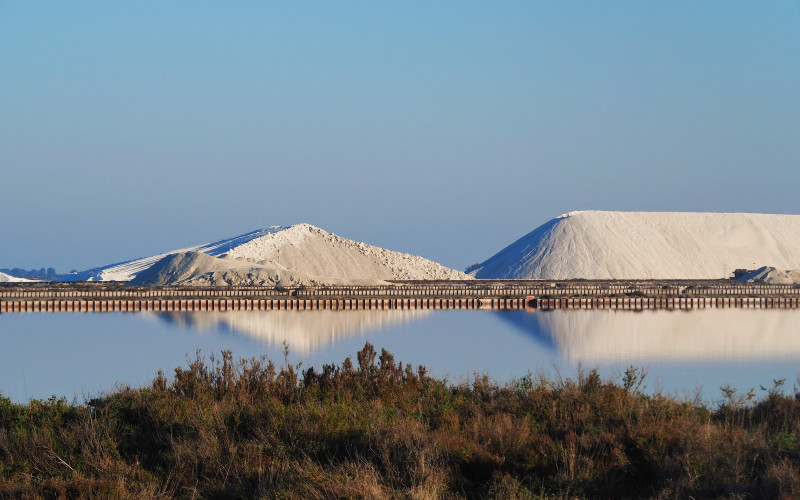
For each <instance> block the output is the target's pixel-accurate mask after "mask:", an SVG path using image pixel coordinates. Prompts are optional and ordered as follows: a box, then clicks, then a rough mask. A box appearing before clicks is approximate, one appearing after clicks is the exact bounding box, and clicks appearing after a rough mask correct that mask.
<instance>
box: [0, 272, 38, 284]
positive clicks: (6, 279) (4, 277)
mask: <svg viewBox="0 0 800 500" xmlns="http://www.w3.org/2000/svg"><path fill="white" fill-rule="evenodd" d="M34 281H36V280H29V279H25V278H17V277H16V276H11V275H10V274H6V273H0V283H32V282H34Z"/></svg>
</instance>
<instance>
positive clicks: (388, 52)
mask: <svg viewBox="0 0 800 500" xmlns="http://www.w3.org/2000/svg"><path fill="white" fill-rule="evenodd" d="M798 160H800V3H798V2H797V1H796V0H786V1H772V2H752V1H746V2H745V1H713V2H712V1H701V2H698V1H686V2H681V1H675V2H642V1H638V0H637V1H630V2H614V1H608V2H596V1H585V2H578V1H574V2H564V1H553V2H537V1H531V0H526V1H520V2H515V1H507V2H470V1H463V0H459V1H457V2H456V1H454V2H383V1H363V2H360V1H352V2H313V1H308V2H265V1H257V2H245V1H242V2H204V1H198V0H193V1H185V2H184V1H170V2H164V1H152V2H151V1H136V2H109V1H89V0H87V1H80V2H60V1H17V0H4V1H2V2H0V216H2V224H0V228H2V230H1V231H0V267H23V268H32V267H35V268H39V267H43V266H44V267H47V266H53V267H55V268H56V269H58V270H59V271H62V272H64V271H68V270H70V269H73V268H75V269H85V268H88V267H93V266H98V265H104V264H109V263H112V262H116V261H120V260H126V259H132V258H136V257H142V256H146V255H151V254H154V253H159V252H161V251H166V250H169V249H173V248H178V247H181V246H187V245H192V244H199V243H204V242H208V241H213V240H217V239H221V238H224V237H229V236H234V235H237V234H241V233H244V232H247V231H250V230H253V229H256V228H260V227H266V226H271V225H287V224H293V223H297V222H309V223H311V224H314V225H317V226H320V227H322V228H324V229H326V230H328V231H331V232H335V233H337V234H339V235H341V236H344V237H347V238H352V239H356V240H360V241H365V242H367V243H371V244H375V245H380V246H383V247H387V248H390V249H393V250H400V251H405V252H411V253H414V254H418V255H423V256H425V257H429V258H432V259H434V260H436V261H439V262H441V263H443V264H445V265H448V266H451V267H456V268H464V267H466V266H467V265H469V264H471V263H473V262H476V261H482V260H485V259H486V258H488V257H490V256H491V255H492V254H494V253H495V252H496V251H498V250H500V249H501V248H502V247H504V246H506V245H507V244H509V243H511V242H512V241H513V240H515V239H517V238H519V237H520V236H522V235H523V234H525V233H527V232H528V231H530V230H532V229H533V228H535V227H536V226H538V225H540V224H542V223H544V222H546V221H547V220H549V219H551V218H553V217H555V216H557V215H559V214H561V213H563V212H567V211H571V210H580V209H606V210H648V211H650V210H654V211H664V210H668V211H725V212H766V213H794V214H797V213H800V208H798V196H797V192H798V189H797V188H798V186H799V185H800V168H798V167H800V165H799V164H798Z"/></svg>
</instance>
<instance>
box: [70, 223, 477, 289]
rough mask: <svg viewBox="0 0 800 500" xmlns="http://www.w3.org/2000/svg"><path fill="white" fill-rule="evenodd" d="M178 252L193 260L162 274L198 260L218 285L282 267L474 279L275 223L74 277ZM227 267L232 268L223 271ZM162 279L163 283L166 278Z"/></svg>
mask: <svg viewBox="0 0 800 500" xmlns="http://www.w3.org/2000/svg"><path fill="white" fill-rule="evenodd" d="M193 252H196V253H203V254H207V255H209V256H214V257H222V258H225V259H226V260H224V261H222V260H220V259H216V260H217V261H219V262H216V261H209V260H207V259H205V260H203V261H202V262H200V261H199V260H198V257H197V256H195V255H193V254H192V253H193ZM173 254H188V260H186V259H187V256H186V255H183V257H181V259H178V260H175V259H172V260H170V259H168V261H169V262H171V265H174V266H178V267H177V268H176V269H173V270H170V271H167V270H166V269H164V268H162V269H161V273H162V275H163V274H164V273H166V274H171V275H172V276H173V278H175V277H176V276H178V275H179V274H180V275H181V276H182V277H181V278H180V280H185V279H187V278H190V274H192V273H194V271H192V272H191V273H189V274H186V271H187V270H189V269H190V268H191V267H192V266H191V265H190V264H198V266H199V267H201V268H202V267H203V266H207V267H208V266H210V267H209V269H206V270H205V271H203V272H202V273H200V274H206V275H207V273H208V272H210V271H211V272H213V273H216V274H215V275H214V276H215V277H214V280H217V281H218V284H225V283H227V284H249V283H251V281H252V280H253V278H252V277H247V275H248V274H254V273H255V274H260V277H256V278H255V280H256V281H258V280H260V279H262V278H264V279H265V280H266V281H270V280H269V279H267V276H268V275H270V273H273V276H274V273H276V272H278V271H281V272H283V274H282V275H280V276H281V278H280V279H279V280H278V281H283V280H284V278H285V279H287V280H288V278H290V277H292V276H294V277H296V278H298V279H295V280H288V281H291V282H298V283H300V282H302V283H304V284H308V283H312V282H315V279H316V278H322V279H324V282H325V283H330V284H336V283H344V282H347V283H359V282H368V283H374V282H376V281H379V280H403V279H408V280H433V279H468V278H469V276H467V275H466V274H464V273H462V272H460V271H456V270H454V269H450V268H447V267H444V266H442V265H440V264H437V263H436V262H433V261H431V260H428V259H425V258H422V257H418V256H415V255H410V254H406V253H401V252H394V251H391V250H386V249H384V248H380V247H376V246H372V245H367V244H366V243H360V242H357V241H353V240H348V239H346V238H342V237H340V236H336V235H335V234H331V233H329V232H327V231H324V230H322V229H320V228H318V227H314V226H312V225H310V224H297V225H294V226H288V227H278V226H274V227H270V228H268V229H262V230H258V231H253V232H250V233H247V234H243V235H241V236H237V237H234V238H229V239H225V240H220V241H217V242H215V243H209V244H205V245H197V246H193V247H188V248H183V249H179V250H173V251H172V252H165V253H162V254H158V255H153V256H151V257H145V258H142V259H136V260H131V261H127V262H122V263H119V264H112V265H110V266H105V267H99V268H94V269H90V270H88V271H84V272H81V273H77V274H74V275H72V276H71V277H70V279H71V280H86V281H130V280H131V279H133V278H134V277H136V276H137V275H138V274H139V273H141V272H143V271H145V270H146V269H149V268H150V267H151V266H153V265H154V264H156V263H157V262H159V261H162V259H164V258H165V257H168V256H170V255H173ZM180 260H186V262H183V263H181V262H180ZM162 264H164V265H166V264H167V263H164V262H162ZM200 264H202V265H200ZM226 266H227V267H230V268H229V269H224V268H225V267H226ZM196 267H197V266H196ZM245 268H247V269H245ZM196 270H197V269H195V271H196ZM286 271H290V273H288V274H287V272H286ZM225 272H228V275H229V277H230V276H233V275H234V274H237V273H239V274H242V273H244V274H243V275H244V276H245V279H244V280H243V281H242V280H225V279H223V278H222V275H223V274H224V273H225ZM213 273H212V274H213ZM292 273H293V274H292ZM194 274H197V273H194ZM279 274H280V273H279ZM162 277H163V276H162ZM194 277H195V278H196V277H197V276H194ZM157 279H161V278H157ZM176 279H177V278H175V279H172V280H171V281H170V282H175V280H176ZM161 281H162V282H163V279H161ZM228 281H230V282H228ZM272 281H274V280H272ZM223 282H225V283H223ZM197 284H200V283H197Z"/></svg>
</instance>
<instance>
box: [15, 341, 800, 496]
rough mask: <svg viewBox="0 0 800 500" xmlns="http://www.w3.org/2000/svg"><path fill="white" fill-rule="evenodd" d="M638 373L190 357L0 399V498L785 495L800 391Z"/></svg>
mask: <svg viewBox="0 0 800 500" xmlns="http://www.w3.org/2000/svg"><path fill="white" fill-rule="evenodd" d="M641 381H642V374H641V372H639V371H637V370H634V369H631V370H629V371H628V372H627V373H626V375H625V377H624V378H623V380H622V381H621V382H620V383H617V384H615V383H611V382H607V381H604V380H601V379H600V377H599V376H598V375H597V373H596V372H589V373H586V374H584V375H582V376H579V377H578V380H569V379H567V380H559V381H553V380H546V379H537V378H532V377H526V378H523V379H520V380H518V381H515V382H513V383H510V384H506V385H504V386H498V385H496V384H494V383H492V382H491V381H490V380H489V379H488V378H486V377H480V376H479V377H475V379H474V380H473V381H471V382H470V383H464V384H457V385H453V384H450V383H448V382H446V381H442V380H437V379H434V378H431V377H429V376H428V375H427V374H426V372H425V369H424V368H422V367H418V368H413V367H412V366H410V365H403V364H402V363H396V362H395V360H394V359H393V357H392V355H391V354H389V353H388V352H385V351H383V352H381V353H377V352H376V351H375V350H374V349H373V347H372V346H371V345H369V344H367V345H366V346H365V347H364V349H363V350H362V351H360V352H359V353H358V355H357V359H356V360H355V361H351V360H350V359H347V360H345V361H344V362H343V363H342V364H341V365H338V366H323V367H321V368H317V369H312V368H309V369H307V370H300V369H299V368H298V367H293V366H291V365H289V364H288V363H286V362H285V361H284V362H283V364H282V365H281V366H276V365H275V364H274V363H273V362H271V361H269V360H266V359H261V360H253V359H251V360H238V361H237V360H234V359H233V357H232V356H231V354H230V353H229V352H223V353H222V355H221V356H219V357H218V358H217V359H209V360H204V359H202V358H201V357H199V356H198V359H197V360H196V361H194V362H192V363H190V364H189V366H187V367H186V368H178V369H176V371H175V374H174V376H172V377H170V378H167V377H164V376H163V375H161V374H159V375H158V376H157V377H156V378H155V379H154V380H153V382H152V384H150V385H149V386H148V387H144V388H139V389H128V388H125V389H119V390H117V391H115V392H114V393H112V394H109V395H107V396H104V397H101V398H97V399H94V400H91V401H89V402H88V403H87V404H85V405H70V404H68V403H67V402H66V401H64V400H56V399H51V400H48V401H31V402H30V403H29V404H26V405H19V404H15V403H12V402H11V401H9V400H8V399H3V398H0V498H18V497H19V498H58V497H64V498H84V497H96V498H107V497H115V498H116V497H122V498H125V497H127V498H174V497H182V498H253V497H256V498H259V497H261V498H503V499H510V498H573V497H577V498H582V497H588V498H641V497H652V498H689V497H694V498H709V497H726V498H796V497H799V496H800V472H798V470H799V469H800V394H796V395H792V396H786V395H783V394H782V393H780V392H779V391H777V390H772V391H770V392H769V393H768V394H767V396H766V397H765V398H763V399H762V400H758V401H755V400H753V399H750V398H747V397H745V398H737V397H736V396H735V395H734V394H732V393H730V392H728V393H727V397H725V398H724V399H723V402H722V403H721V404H720V405H719V406H718V407H714V408H709V407H706V406H702V405H695V404H692V403H690V402H684V401H678V400H675V399H673V398H667V397H662V396H650V395H646V394H644V393H642V392H641V391H639V386H640V384H641ZM776 385H778V384H776Z"/></svg>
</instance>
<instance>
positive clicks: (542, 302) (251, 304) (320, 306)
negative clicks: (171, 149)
mask: <svg viewBox="0 0 800 500" xmlns="http://www.w3.org/2000/svg"><path fill="white" fill-rule="evenodd" d="M711 307H717V308H750V309H796V308H800V298H798V297H588V298H585V297H583V298H539V297H531V296H529V297H516V298H454V299H443V298H379V299H360V298H347V299H293V298H282V299H252V298H250V299H148V300H118V299H115V300H14V301H10V300H5V301H0V313H15V312H137V311H271V310H292V311H306V310H384V309H496V310H515V309H615V310H646V309H702V308H711Z"/></svg>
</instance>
